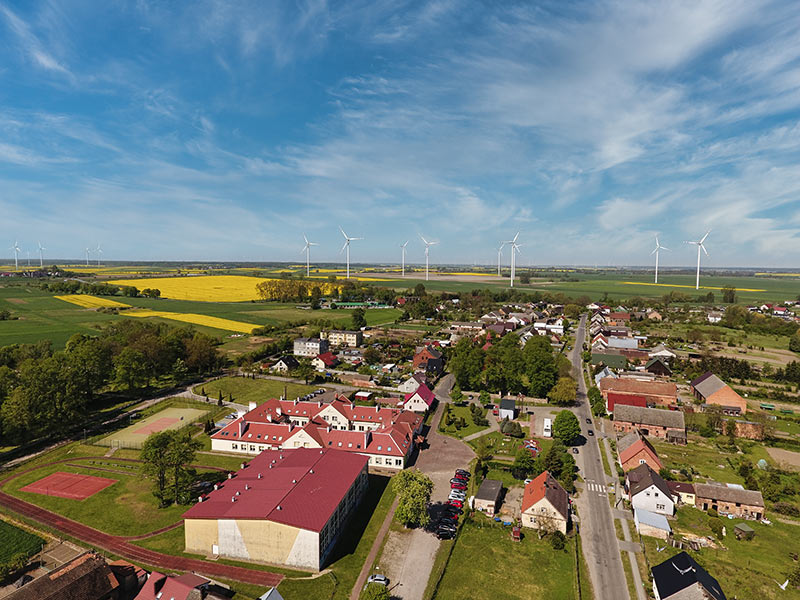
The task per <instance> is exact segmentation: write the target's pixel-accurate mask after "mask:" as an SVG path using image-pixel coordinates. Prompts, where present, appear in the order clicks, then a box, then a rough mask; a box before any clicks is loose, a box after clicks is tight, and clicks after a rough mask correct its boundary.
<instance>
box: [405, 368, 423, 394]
mask: <svg viewBox="0 0 800 600" xmlns="http://www.w3.org/2000/svg"><path fill="white" fill-rule="evenodd" d="M421 385H428V376H427V375H426V374H425V373H424V372H423V371H419V372H417V373H414V374H413V375H412V376H411V377H409V378H408V379H406V380H405V381H404V382H403V383H401V384H400V385H399V386H397V389H398V390H400V391H401V392H405V393H406V394H408V393H411V392H416V391H417V388H418V387H419V386H421ZM428 387H430V386H429V385H428Z"/></svg>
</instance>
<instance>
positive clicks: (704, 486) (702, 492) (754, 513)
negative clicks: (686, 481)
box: [694, 483, 764, 521]
mask: <svg viewBox="0 0 800 600" xmlns="http://www.w3.org/2000/svg"><path fill="white" fill-rule="evenodd" d="M694 491H695V506H696V507H697V508H699V509H700V510H708V509H709V508H713V509H714V510H716V511H717V512H718V513H719V514H720V515H733V516H734V517H738V518H741V519H755V520H756V521H760V520H761V518H762V517H763V516H764V498H763V496H762V495H761V492H759V491H757V490H746V489H744V488H742V487H741V486H733V485H717V484H712V483H695V484H694Z"/></svg>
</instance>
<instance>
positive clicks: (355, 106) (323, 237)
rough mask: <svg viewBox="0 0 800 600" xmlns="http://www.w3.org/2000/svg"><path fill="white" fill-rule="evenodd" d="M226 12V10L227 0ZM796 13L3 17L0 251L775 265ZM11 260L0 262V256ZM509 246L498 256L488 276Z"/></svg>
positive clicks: (111, 6)
mask: <svg viewBox="0 0 800 600" xmlns="http://www.w3.org/2000/svg"><path fill="white" fill-rule="evenodd" d="M230 4H232V5H233V6H231V5H230ZM798 31H800V11H798V10H797V5H796V3H793V2H790V1H787V2H760V1H757V0H745V1H741V2H736V1H726V2H713V1H711V2H693V1H690V2H660V3H652V2H594V1H593V2H578V3H565V2H561V1H554V2H544V3H534V2H521V3H518V4H514V3H512V2H475V1H463V2H462V1H457V0H437V1H433V2H404V1H403V0H368V1H364V2H358V1H349V2H341V3H334V2H325V1H324V0H318V1H311V2H298V3H295V2H291V3H289V2H286V3H280V2H261V1H257V2H252V3H249V2H237V3H228V2H214V1H196V2H175V3H171V2H167V3H165V2H152V3H151V2H147V1H145V0H140V1H131V2H125V1H119V2H96V1H94V0H90V1H86V2H71V1H59V2H29V1H25V2H22V1H20V2H8V1H7V0H0V42H2V44H1V45H0V47H2V52H0V238H2V247H7V246H10V245H11V244H12V242H13V241H14V239H15V238H18V239H19V242H20V245H21V246H22V248H23V256H24V255H25V251H27V250H31V251H32V254H34V253H35V252H34V249H35V247H36V243H37V241H38V240H41V241H42V242H43V243H44V245H45V246H47V248H48V250H47V255H49V256H57V257H79V256H82V248H84V247H85V246H87V245H92V246H94V245H96V244H97V243H98V242H99V243H100V244H102V246H103V248H104V251H105V254H104V257H105V258H108V259H132V260H133V259H140V260H159V259H163V260H168V259H186V260H257V261H261V260H290V261H299V260H300V259H301V255H300V253H299V250H300V248H301V247H302V244H303V242H302V234H303V232H305V233H307V234H308V236H309V238H310V239H312V240H313V241H316V242H319V243H320V244H321V245H320V247H319V248H315V249H314V254H313V258H316V259H318V260H320V261H323V260H325V261H333V260H341V255H340V254H339V249H340V247H341V243H342V239H341V234H340V233H339V232H338V229H337V226H338V225H342V226H344V228H345V230H347V231H348V233H349V234H350V235H353V236H363V237H365V238H366V239H365V240H364V241H363V242H354V244H353V254H352V260H353V261H354V262H356V261H390V260H399V254H400V250H399V248H398V246H399V244H400V243H402V242H403V241H405V240H406V239H411V240H412V241H411V243H410V244H409V251H408V260H409V261H410V262H418V261H423V260H424V255H423V246H422V243H421V242H420V241H419V238H418V237H417V233H422V234H423V235H425V236H426V237H430V238H433V239H438V240H440V241H441V244H440V245H439V246H435V247H434V248H433V249H432V250H431V260H432V262H438V261H441V262H459V263H472V262H473V261H477V262H479V263H490V262H492V261H494V260H495V257H496V249H495V248H496V245H497V242H498V241H499V240H503V239H509V238H510V237H511V236H513V235H514V233H516V231H517V230H520V231H521V232H522V233H521V235H520V240H521V241H522V243H523V244H524V247H523V255H522V256H521V257H520V261H521V262H522V264H590V265H591V264H646V263H647V262H648V261H649V260H650V257H649V252H650V250H651V248H652V246H653V244H654V242H653V237H654V235H655V234H657V233H658V234H660V236H661V242H662V244H663V245H665V246H667V247H669V248H671V249H672V250H673V252H671V253H663V254H662V264H664V265H667V266H669V265H690V264H692V263H693V259H694V254H693V252H692V248H690V247H688V246H686V245H685V244H683V243H682V242H683V240H687V239H698V238H699V237H700V236H702V234H703V233H704V232H705V230H706V229H708V228H713V231H712V233H711V236H710V237H709V239H708V242H707V246H708V250H709V253H710V255H711V256H710V259H708V260H707V261H705V262H704V264H708V265H709V266H733V265H738V266H774V267H797V266H798V256H799V255H800V236H798V227H800V201H798V200H799V199H800V120H799V119H800V36H798V35H797V32H798ZM9 254H10V251H8V250H6V251H5V252H0V255H5V256H8V255H9ZM507 258H508V253H507V252H506V259H507Z"/></svg>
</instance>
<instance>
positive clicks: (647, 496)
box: [625, 464, 675, 516]
mask: <svg viewBox="0 0 800 600" xmlns="http://www.w3.org/2000/svg"><path fill="white" fill-rule="evenodd" d="M625 487H626V489H627V491H628V499H629V500H630V502H631V506H632V507H633V508H634V509H637V508H639V509H643V510H646V511H649V512H653V513H658V514H660V515H668V516H672V515H673V514H674V513H675V503H674V502H673V501H672V494H671V493H670V491H669V487H668V486H667V482H666V481H664V480H663V479H662V477H661V475H659V474H658V473H656V472H655V471H654V470H653V469H651V468H650V467H649V465H646V464H644V465H639V466H638V467H636V468H635V469H633V470H631V471H628V474H627V475H626V476H625Z"/></svg>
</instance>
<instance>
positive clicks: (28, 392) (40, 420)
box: [0, 319, 223, 443]
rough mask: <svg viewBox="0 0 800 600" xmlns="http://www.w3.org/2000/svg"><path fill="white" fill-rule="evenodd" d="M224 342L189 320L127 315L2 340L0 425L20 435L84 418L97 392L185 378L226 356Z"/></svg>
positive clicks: (57, 429) (16, 438) (15, 437)
mask: <svg viewBox="0 0 800 600" xmlns="http://www.w3.org/2000/svg"><path fill="white" fill-rule="evenodd" d="M217 344H218V342H217V341H216V340H215V339H213V338H211V337H209V336H207V335H205V334H202V333H197V332H195V331H193V330H192V329H190V328H176V327H172V326H169V325H166V324H162V323H152V322H148V321H138V320H137V321H134V320H127V319H126V320H124V321H120V322H118V323H113V324H111V325H109V326H108V327H107V328H105V329H104V330H103V331H102V332H101V333H100V334H98V335H97V336H89V335H84V334H75V335H73V336H72V337H71V338H70V339H69V341H68V342H67V345H66V347H65V349H64V350H63V351H54V350H53V348H52V345H51V343H50V342H49V341H42V342H39V343H37V344H18V345H12V346H5V347H2V348H0V433H2V436H3V438H4V439H7V440H9V441H11V442H14V443H21V442H25V441H28V440H31V439H36V438H39V437H43V436H47V435H53V434H56V433H63V431H64V430H65V429H68V428H70V427H73V426H76V425H78V424H80V423H82V422H85V421H86V419H87V417H88V416H89V412H90V410H91V408H92V403H93V402H94V401H95V400H96V399H97V397H98V395H99V394H101V393H102V392H104V391H107V390H111V389H124V390H128V391H132V390H136V389H138V388H142V387H145V386H148V385H150V384H151V383H152V382H153V381H154V380H157V379H158V378H161V377H164V376H171V377H172V378H173V380H175V381H183V380H185V379H186V378H187V377H189V376H191V375H202V374H205V373H209V372H213V371H215V370H217V369H218V368H220V367H221V366H222V364H223V361H222V357H221V355H220V354H219V352H218V351H217V348H216V345H217Z"/></svg>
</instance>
